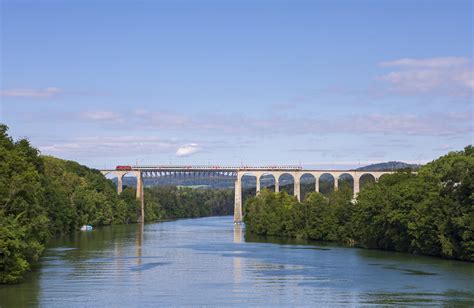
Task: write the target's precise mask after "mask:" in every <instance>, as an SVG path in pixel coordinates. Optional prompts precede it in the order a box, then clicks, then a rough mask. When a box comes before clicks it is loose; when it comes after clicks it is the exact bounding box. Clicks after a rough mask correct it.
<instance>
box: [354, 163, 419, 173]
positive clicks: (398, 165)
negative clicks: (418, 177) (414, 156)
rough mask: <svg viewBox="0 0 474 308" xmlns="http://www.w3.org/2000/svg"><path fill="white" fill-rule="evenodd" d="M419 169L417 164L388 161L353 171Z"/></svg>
mask: <svg viewBox="0 0 474 308" xmlns="http://www.w3.org/2000/svg"><path fill="white" fill-rule="evenodd" d="M420 167H421V165H418V164H407V163H404V162H401V161H389V162H384V163H378V164H371V165H367V166H364V167H360V168H357V169H355V170H361V171H375V170H377V171H390V170H399V169H407V168H408V169H412V170H417V169H419V168H420Z"/></svg>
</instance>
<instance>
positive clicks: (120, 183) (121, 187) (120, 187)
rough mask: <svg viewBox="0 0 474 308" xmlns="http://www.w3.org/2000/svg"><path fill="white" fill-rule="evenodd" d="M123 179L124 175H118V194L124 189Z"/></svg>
mask: <svg viewBox="0 0 474 308" xmlns="http://www.w3.org/2000/svg"><path fill="white" fill-rule="evenodd" d="M122 179H123V175H118V176H117V194H119V195H120V194H121V193H122V190H123V184H122Z"/></svg>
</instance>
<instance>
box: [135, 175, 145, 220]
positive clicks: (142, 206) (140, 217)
mask: <svg viewBox="0 0 474 308" xmlns="http://www.w3.org/2000/svg"><path fill="white" fill-rule="evenodd" d="M136 196H137V200H138V201H139V202H140V211H139V212H138V219H137V222H139V223H144V222H145V200H144V198H143V178H142V173H141V172H138V174H137V195H136Z"/></svg>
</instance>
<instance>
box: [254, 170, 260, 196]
mask: <svg viewBox="0 0 474 308" xmlns="http://www.w3.org/2000/svg"><path fill="white" fill-rule="evenodd" d="M256 178H257V188H256V190H255V195H257V196H258V195H259V194H260V177H259V176H258V174H257V176H256Z"/></svg>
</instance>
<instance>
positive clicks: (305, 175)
mask: <svg viewBox="0 0 474 308" xmlns="http://www.w3.org/2000/svg"><path fill="white" fill-rule="evenodd" d="M299 178H300V194H301V200H304V199H305V197H306V195H307V194H309V193H311V192H313V191H317V192H319V177H316V176H315V175H314V174H313V173H311V172H302V173H301V174H300V175H299Z"/></svg>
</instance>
